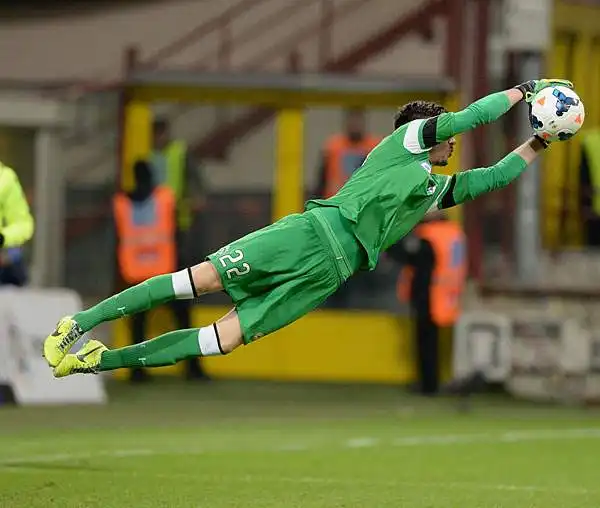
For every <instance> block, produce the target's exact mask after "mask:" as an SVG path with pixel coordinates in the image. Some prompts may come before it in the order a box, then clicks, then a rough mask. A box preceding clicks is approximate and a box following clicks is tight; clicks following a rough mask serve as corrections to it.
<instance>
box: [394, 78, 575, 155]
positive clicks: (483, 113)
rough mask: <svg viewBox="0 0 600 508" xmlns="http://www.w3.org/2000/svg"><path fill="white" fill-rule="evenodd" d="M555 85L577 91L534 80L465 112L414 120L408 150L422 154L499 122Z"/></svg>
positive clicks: (552, 81) (555, 82)
mask: <svg viewBox="0 0 600 508" xmlns="http://www.w3.org/2000/svg"><path fill="white" fill-rule="evenodd" d="M553 85H562V86H567V87H570V88H572V87H573V83H571V82H570V81H567V80H564V79H556V78H553V79H537V80H536V79H534V80H530V81H526V82H525V83H521V84H520V85H517V86H515V87H514V88H510V89H508V90H504V91H503V92H496V93H493V94H491V95H487V96H486V97H483V98H481V99H479V100H477V101H475V102H474V103H473V104H471V105H470V106H467V107H466V108H465V109H463V110H462V111H458V112H456V113H452V112H448V113H442V114H441V115H438V116H435V117H432V118H428V119H425V120H414V121H413V122H411V124H410V126H409V128H408V131H407V134H406V136H405V141H404V145H405V148H407V149H408V150H409V151H411V152H413V153H422V152H424V151H426V150H428V149H430V148H432V147H433V146H435V145H437V144H438V143H441V142H442V141H446V140H448V139H450V138H451V137H452V136H456V135H457V134H461V133H463V132H466V131H469V130H472V129H475V128H476V127H479V126H480V125H484V124H488V123H492V122H495V121H496V120H498V118H500V117H501V116H502V115H504V114H505V113H507V112H508V111H509V110H510V109H511V108H512V107H513V106H514V105H515V104H517V103H518V102H520V101H521V100H523V99H525V101H527V102H528V103H530V101H531V100H532V98H533V97H534V96H535V94H536V93H537V92H539V91H540V90H542V89H543V88H546V87H548V86H553Z"/></svg>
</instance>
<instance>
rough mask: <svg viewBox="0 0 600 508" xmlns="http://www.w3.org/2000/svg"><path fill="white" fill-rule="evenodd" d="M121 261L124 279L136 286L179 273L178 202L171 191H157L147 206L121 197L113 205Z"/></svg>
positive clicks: (118, 256)
mask: <svg viewBox="0 0 600 508" xmlns="http://www.w3.org/2000/svg"><path fill="white" fill-rule="evenodd" d="M113 208H114V214H115V222H116V226H117V235H118V239H119V243H118V247H117V259H118V262H119V268H120V271H121V274H122V276H123V279H124V280H125V281H126V282H128V283H130V284H136V283H138V282H142V281H144V280H146V279H148V278H150V277H154V276H155V275H162V274H165V273H170V272H174V271H175V270H176V269H177V254H176V245H175V198H174V196H173V193H172V192H171V190H170V189H168V188H167V187H164V186H159V187H157V188H156V189H155V190H154V192H153V193H152V195H151V196H150V198H148V199H147V200H146V201H143V202H139V203H138V202H135V201H132V200H131V199H130V198H129V197H128V196H127V195H126V194H124V193H119V194H117V195H116V196H115V198H114V201H113Z"/></svg>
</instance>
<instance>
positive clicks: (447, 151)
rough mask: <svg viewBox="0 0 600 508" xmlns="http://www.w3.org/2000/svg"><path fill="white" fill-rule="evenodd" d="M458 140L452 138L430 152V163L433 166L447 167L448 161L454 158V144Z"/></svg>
mask: <svg viewBox="0 0 600 508" xmlns="http://www.w3.org/2000/svg"><path fill="white" fill-rule="evenodd" d="M455 143H456V140H455V139H454V138H450V139H449V140H448V141H444V142H443V143H439V144H437V145H435V146H434V147H433V148H432V149H431V150H429V162H431V165H432V166H447V165H448V159H449V158H450V157H451V156H452V152H453V151H454V144H455Z"/></svg>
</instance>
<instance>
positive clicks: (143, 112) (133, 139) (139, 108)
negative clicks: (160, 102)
mask: <svg viewBox="0 0 600 508" xmlns="http://www.w3.org/2000/svg"><path fill="white" fill-rule="evenodd" d="M124 115H125V117H124V120H123V134H122V135H123V146H122V152H121V164H122V167H121V168H122V171H121V185H122V188H123V189H124V190H130V189H131V188H132V187H133V165H134V163H135V161H136V160H138V159H141V158H147V157H148V156H149V154H150V145H151V137H152V134H151V131H152V128H151V124H152V113H151V111H150V107H149V106H148V104H147V103H145V102H139V101H130V102H129V103H127V104H126V105H125V111H124Z"/></svg>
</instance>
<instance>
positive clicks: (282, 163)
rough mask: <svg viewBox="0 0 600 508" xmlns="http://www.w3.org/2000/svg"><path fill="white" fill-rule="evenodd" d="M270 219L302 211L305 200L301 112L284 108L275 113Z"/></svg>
mask: <svg viewBox="0 0 600 508" xmlns="http://www.w3.org/2000/svg"><path fill="white" fill-rule="evenodd" d="M276 129H277V132H276V141H275V142H276V146H277V148H276V161H275V175H274V185H273V206H272V214H273V220H274V221H276V220H279V219H281V218H282V217H285V216H286V215H289V214H292V213H297V212H300V211H302V205H303V201H304V171H303V167H302V166H303V159H304V147H303V142H304V139H303V138H304V111H303V110H302V109H296V108H287V109H282V110H280V111H279V112H278V113H277V122H276Z"/></svg>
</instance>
